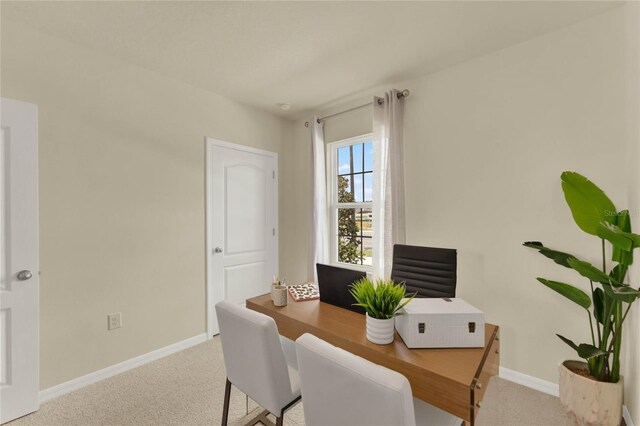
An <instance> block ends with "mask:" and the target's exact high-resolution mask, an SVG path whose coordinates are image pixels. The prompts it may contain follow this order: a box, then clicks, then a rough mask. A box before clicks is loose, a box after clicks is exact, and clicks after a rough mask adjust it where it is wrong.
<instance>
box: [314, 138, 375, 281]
mask: <svg viewBox="0 0 640 426" xmlns="http://www.w3.org/2000/svg"><path fill="white" fill-rule="evenodd" d="M369 141H370V142H371V143H372V146H373V150H374V152H375V150H376V142H375V140H374V138H373V133H367V134H364V135H360V136H355V137H352V138H349V139H343V140H339V141H335V142H330V143H328V144H327V147H326V151H327V152H326V154H327V155H326V156H327V159H328V161H327V167H326V169H327V170H326V173H327V176H328V177H329V178H328V179H327V200H328V201H329V203H328V204H329V223H330V230H329V242H330V244H331V247H330V250H329V256H330V257H331V261H330V263H331V265H333V266H338V267H341V268H347V269H353V270H356V271H362V272H367V273H369V274H372V273H373V261H372V264H371V265H358V264H354V263H345V262H340V261H339V260H338V209H339V208H347V209H349V208H354V209H370V210H371V212H372V213H373V197H372V200H371V201H366V202H365V201H362V202H353V203H338V149H340V148H342V147H345V146H349V145H355V144H358V143H362V144H364V143H365V142H369ZM371 169H372V172H373V173H376V170H375V168H374V166H373V164H372V167H371ZM363 170H364V164H363ZM373 173H372V176H373ZM363 181H364V174H363ZM374 226H375V222H373V223H372V225H371V231H372V241H373V233H374ZM372 254H373V247H372ZM372 258H375V256H372Z"/></svg>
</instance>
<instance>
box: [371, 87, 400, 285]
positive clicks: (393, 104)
mask: <svg viewBox="0 0 640 426" xmlns="http://www.w3.org/2000/svg"><path fill="white" fill-rule="evenodd" d="M398 94H399V91H398V90H392V91H390V92H387V93H385V96H384V99H383V98H378V97H375V98H374V99H373V136H374V139H375V141H376V144H375V147H374V170H376V171H379V173H377V174H375V173H374V179H373V191H374V196H373V220H374V223H375V224H376V226H374V229H375V231H374V233H373V246H374V251H373V253H374V259H373V264H374V278H389V276H390V275H391V266H392V261H393V245H394V244H404V243H405V242H406V227H405V214H404V164H403V152H402V122H403V113H404V98H403V97H400V98H399V99H398Z"/></svg>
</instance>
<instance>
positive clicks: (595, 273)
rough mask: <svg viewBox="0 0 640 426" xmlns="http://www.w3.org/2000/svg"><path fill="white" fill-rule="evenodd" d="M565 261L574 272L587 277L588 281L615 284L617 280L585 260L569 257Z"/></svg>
mask: <svg viewBox="0 0 640 426" xmlns="http://www.w3.org/2000/svg"><path fill="white" fill-rule="evenodd" d="M567 262H569V265H571V267H572V268H573V269H574V270H575V271H576V272H578V273H579V274H580V275H582V276H583V277H585V278H588V279H589V280H590V281H595V282H598V283H601V284H611V283H613V284H617V281H616V280H615V279H614V278H612V277H610V276H609V275H607V274H605V273H604V272H602V271H601V270H600V269H598V268H596V267H595V266H593V265H592V264H590V263H589V262H585V261H582V260H578V259H575V258H571V259H569V260H568V261H567Z"/></svg>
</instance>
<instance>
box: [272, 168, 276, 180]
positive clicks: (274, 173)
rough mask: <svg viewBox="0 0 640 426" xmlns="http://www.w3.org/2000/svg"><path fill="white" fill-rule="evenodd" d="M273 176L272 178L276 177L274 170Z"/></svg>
mask: <svg viewBox="0 0 640 426" xmlns="http://www.w3.org/2000/svg"><path fill="white" fill-rule="evenodd" d="M273 178H274V179H275V178H276V171H275V170H274V171H273Z"/></svg>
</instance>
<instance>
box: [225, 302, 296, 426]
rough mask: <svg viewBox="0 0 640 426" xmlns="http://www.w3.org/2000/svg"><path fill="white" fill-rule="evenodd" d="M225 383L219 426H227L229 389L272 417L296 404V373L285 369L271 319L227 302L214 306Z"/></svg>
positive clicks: (278, 422)
mask: <svg viewBox="0 0 640 426" xmlns="http://www.w3.org/2000/svg"><path fill="white" fill-rule="evenodd" d="M216 315H217V317H218V325H219V327H220V341H221V343H222V353H223V355H224V364H225V367H226V369H227V383H226V387H225V395H224V409H223V413H222V425H223V426H225V425H226V424H227V420H228V416H229V401H230V397H231V385H232V384H233V385H234V386H235V387H237V388H238V389H239V390H240V391H242V392H244V393H245V394H247V395H248V396H249V397H250V398H251V399H253V400H254V401H255V402H257V403H258V404H259V405H260V406H262V407H263V408H264V409H266V410H268V411H269V412H270V413H271V414H273V415H274V416H275V417H276V425H277V426H281V425H282V422H283V416H284V412H285V411H286V410H287V409H288V408H290V407H291V406H293V405H294V404H295V403H296V402H298V401H299V400H300V385H299V378H298V372H297V371H296V370H295V369H294V368H293V367H291V366H289V365H287V362H286V360H285V354H284V351H283V348H282V344H281V341H280V336H279V335H278V328H277V327H276V323H275V321H274V320H273V318H271V317H268V316H266V315H263V314H261V313H259V312H255V311H252V310H250V309H247V308H245V307H242V306H239V305H236V304H234V303H229V302H224V301H223V302H219V303H217V304H216Z"/></svg>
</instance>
